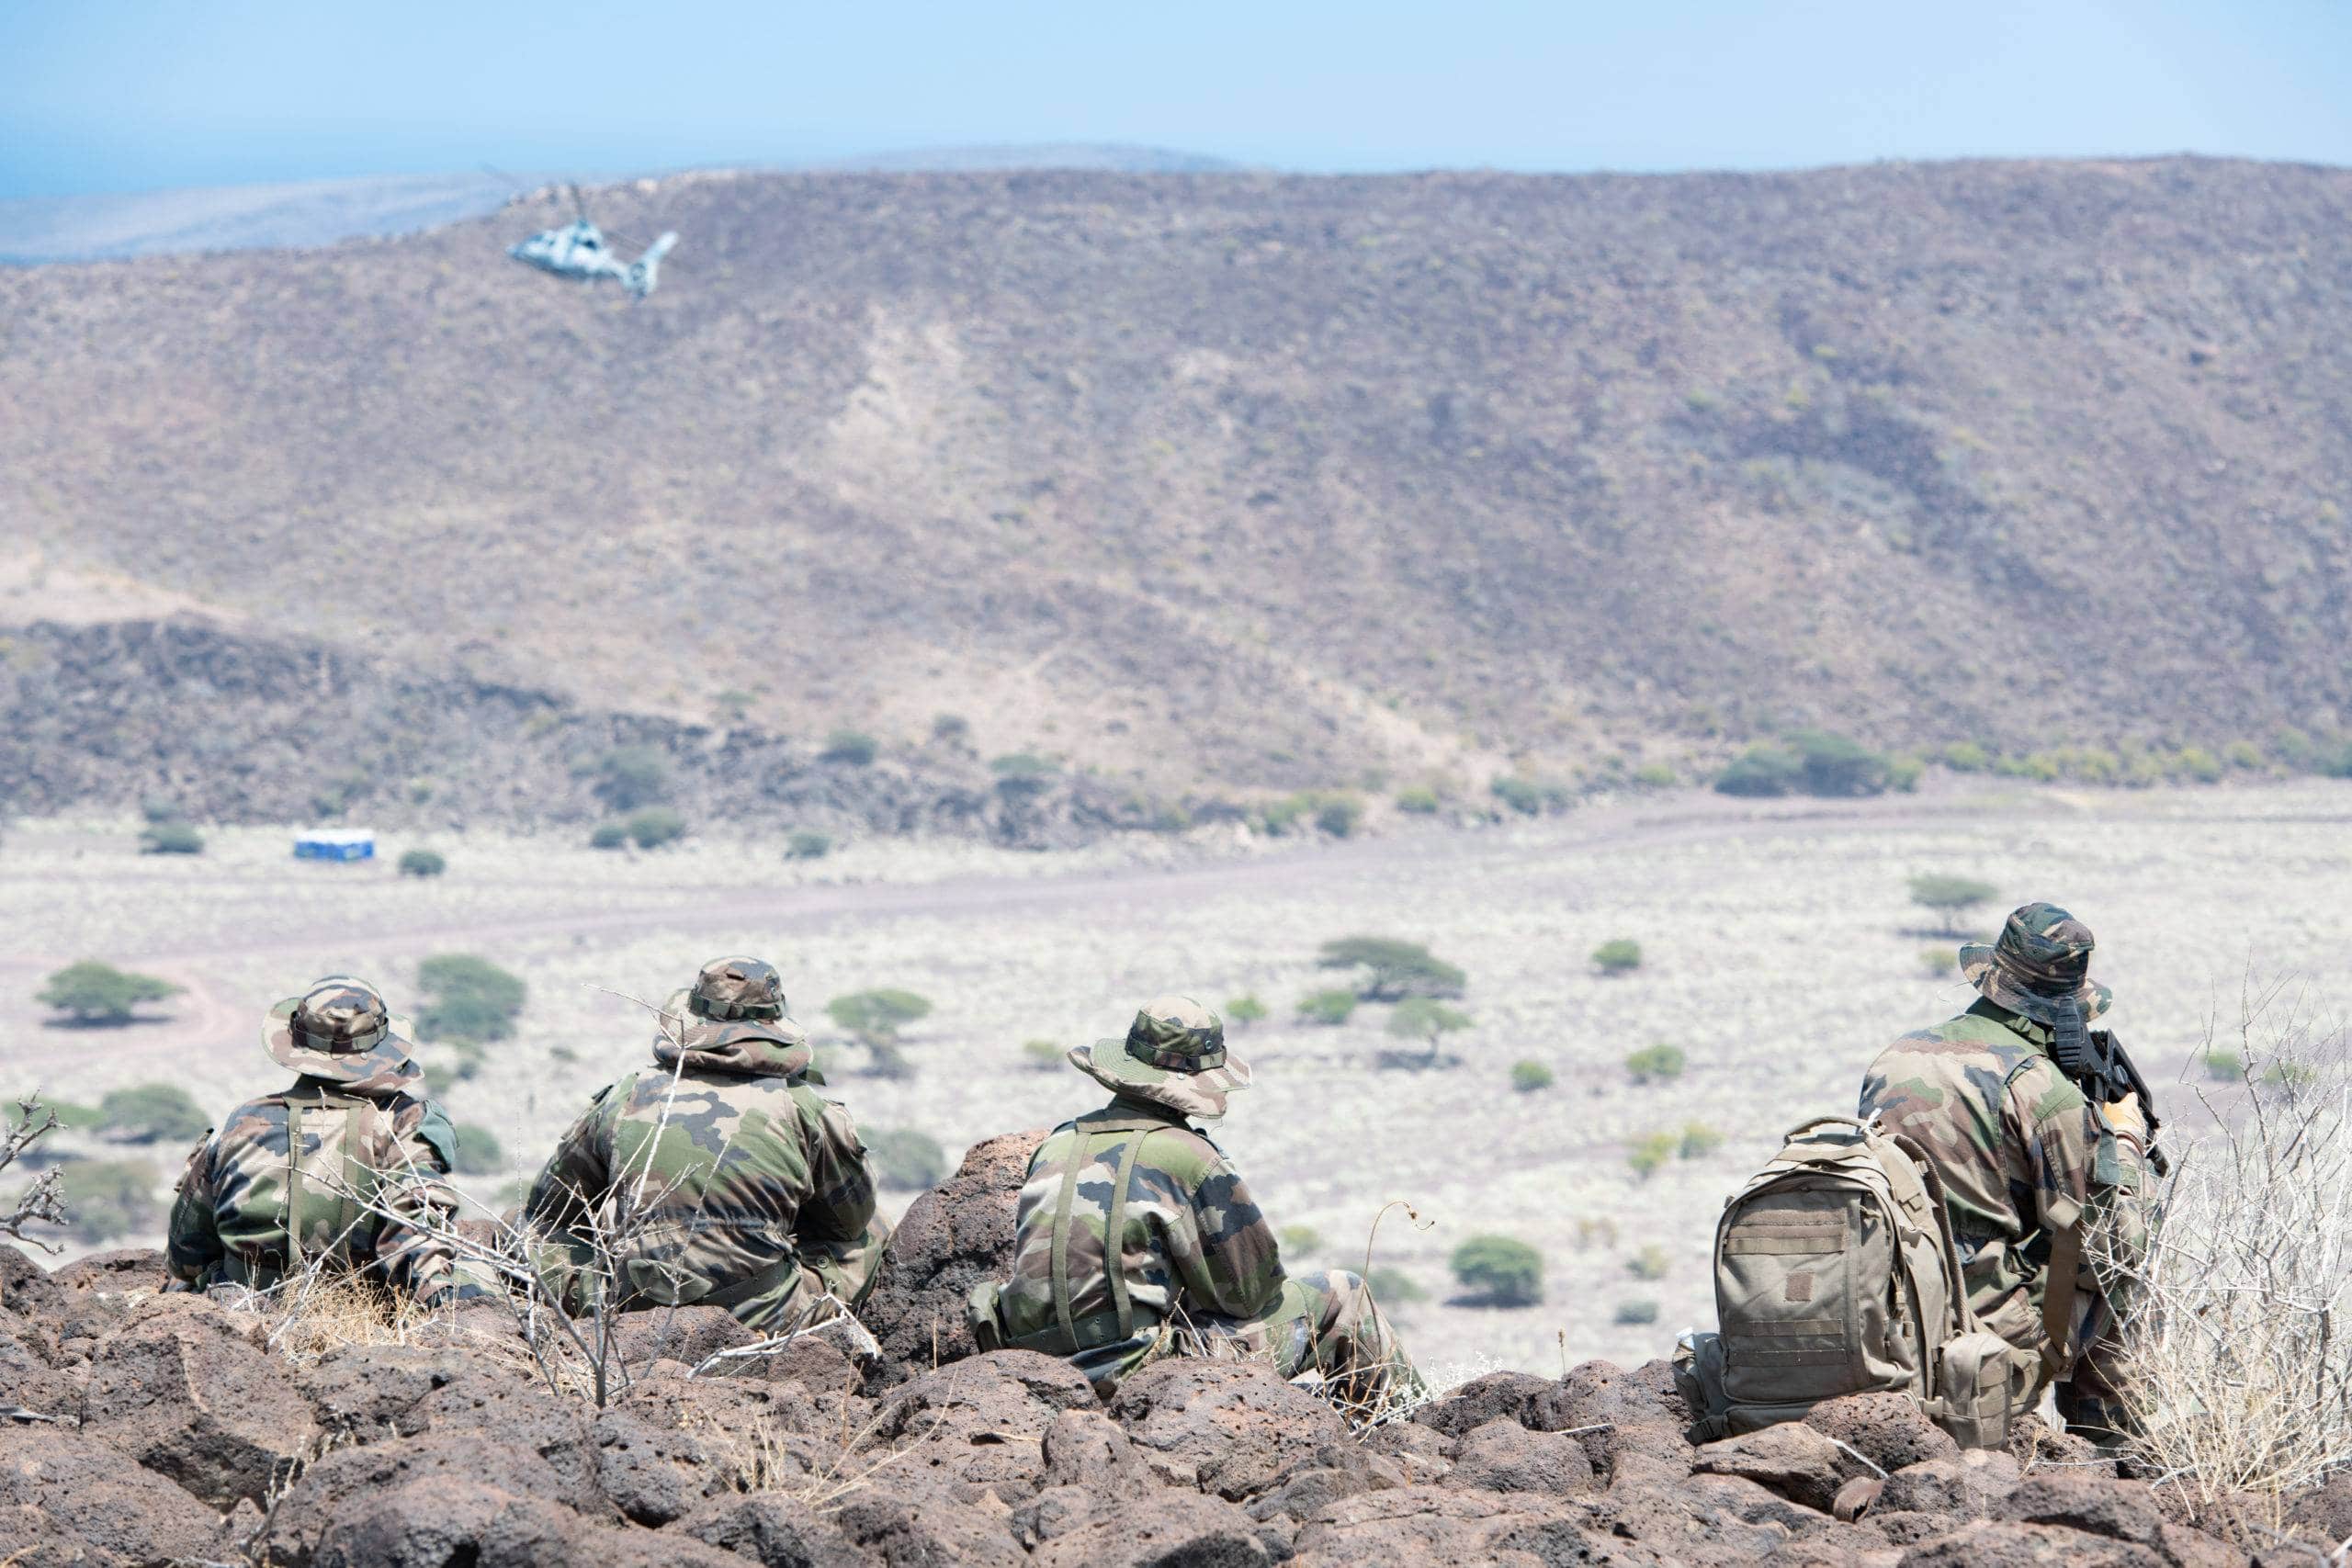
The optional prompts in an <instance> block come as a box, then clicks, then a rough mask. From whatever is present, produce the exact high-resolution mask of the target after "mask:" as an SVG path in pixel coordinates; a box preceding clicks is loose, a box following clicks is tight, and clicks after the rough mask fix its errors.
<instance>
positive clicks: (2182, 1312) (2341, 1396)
mask: <svg viewBox="0 0 2352 1568" xmlns="http://www.w3.org/2000/svg"><path fill="white" fill-rule="evenodd" d="M2234 1033H2235V1035H2236V1042H2235V1048H2236V1049H2237V1050H2238V1051H2239V1052H2240V1054H2241V1055H2242V1057H2243V1059H2244V1060H2245V1061H2246V1062H2247V1063H2248V1064H2249V1065H2250V1067H2251V1069H2252V1070H2251V1071H2250V1072H2249V1073H2248V1075H2247V1076H2248V1078H2249V1080H2250V1082H2249V1083H2248V1085H2247V1086H2245V1088H2243V1089H2230V1090H2222V1089H2219V1086H2199V1088H2198V1090H2197V1096H2198V1099H2199V1100H2200V1101H2202V1102H2203V1104H2204V1107H2205V1110H2206V1111H2207V1112H2208V1113H2209V1115H2210V1117H2211V1131H2209V1132H2207V1133H2206V1134H2203V1135H2202V1136H2200V1137H2199V1138H2198V1139H2197V1140H2196V1141H2195V1142H2194V1143H2192V1144H2190V1145H2188V1146H2187V1147H2186V1148H2185V1149H2181V1150H2178V1151H2177V1155H2176V1157H2177V1164H2176V1166H2175V1168H2174V1170H2173V1174H2172V1176H2171V1177H2170V1179H2168V1180H2166V1181H2165V1183H2164V1185H2163V1188H2162V1190H2161V1192H2160V1195H2159V1207H2158V1215H2159V1217H2158V1220H2157V1222H2156V1224H2155V1226H2154V1235H2153V1237H2152V1241H2151V1245H2150V1247H2149V1250H2148V1253H2147V1256H2146V1257H2145V1258H2143V1259H2139V1260H2131V1259H2123V1258H2113V1257H2111V1256H2110V1257H2107V1258H2098V1259H2095V1262H2096V1263H2097V1264H2098V1266H2099V1267H2100V1268H2101V1269H2103V1270H2110V1269H2111V1270H2112V1271H2113V1273H2114V1275H2115V1276H2117V1277H2120V1278H2121V1279H2122V1280H2124V1281H2125V1287H2126V1288H2125V1299H2124V1312H2123V1315H2122V1318H2121V1322H2120V1330H2119V1344H2120V1372H2121V1376H2120V1380H2119V1382H2120V1384H2121V1386H2123V1387H2124V1388H2125V1389H2127V1390H2128V1391H2129V1397H2130V1398H2131V1402H2132V1411H2131V1414H2132V1416H2134V1417H2135V1419H2136V1422H2137V1424H2138V1426H2139V1427H2140V1430H2139V1431H2138V1432H2137V1433H2136V1434H2134V1435H2132V1436H2131V1437H2130V1438H2128V1439H2126V1443H2125V1447H2126V1449H2127V1451H2128V1452H2129V1453H2130V1455H2131V1458H2132V1460H2133V1461H2134V1462H2135V1463H2136V1464H2137V1465H2138V1466H2139V1467H2140V1468H2141V1469H2142V1470H2143V1471H2144V1472H2147V1473H2148V1474H2150V1475H2151V1476H2153V1477H2155V1478H2156V1479H2158V1480H2159V1481H2160V1482H2162V1483H2165V1484H2166V1485H2169V1486H2172V1487H2175V1488H2177V1489H2178V1491H2179V1492H2180V1494H2181V1495H2183V1496H2184V1497H2186V1498H2187V1499H2188V1501H2189V1503H2190V1505H2191V1506H2192V1507H2193V1508H2194V1509H2195V1510H2196V1511H2197V1512H2198V1513H2199V1516H2200V1517H2208V1518H2213V1519H2217V1520H2219V1519H2224V1518H2229V1517H2241V1518H2242V1517H2244V1510H2245V1506H2246V1505H2247V1503H2248V1502H2252V1503H2254V1504H2255V1505H2256V1506H2258V1507H2259V1508H2261V1509H2263V1510H2265V1511H2267V1513H2268V1515H2269V1516H2270V1517H2269V1520H2268V1522H2269V1524H2270V1525H2271V1527H2272V1528H2274V1529H2275V1528H2277V1526H2278V1522H2279V1517H2280V1515H2281V1514H2282V1512H2283V1506H2284V1503H2285V1501H2286V1499H2288V1498H2289V1497H2290V1496H2291V1495H2294V1494H2296V1493H2298V1492H2300V1491H2301V1490H2303V1489H2305V1488H2308V1487H2311V1486H2313V1485H2316V1484H2318V1483H2321V1482H2323V1481H2324V1480H2325V1479H2326V1478H2327V1477H2328V1476H2329V1475H2331V1474H2333V1473H2335V1472H2338V1471H2341V1470H2344V1469H2346V1468H2352V1334H2347V1333H2346V1320H2345V1314H2346V1309H2347V1308H2348V1307H2352V1299H2347V1292H2348V1291H2352V1143H2347V1136H2352V1053H2347V1044H2348V1043H2347V1041H2346V1036H2345V1034H2344V1033H2343V1032H2341V1031H2335V1032H2319V1031H2316V1030H2314V1029H2313V1028H2312V1025H2311V1023H2310V1021H2309V1020H2308V1019H2307V1017H2306V1016H2305V1015H2304V1012H2303V1010H2302V1007H2301V999H2300V998H2290V997H2286V996H2285V995H2284V994H2283V989H2282V987H2279V986H2277V985H2273V986H2269V987H2255V986H2253V985H2248V986H2247V987H2246V988H2245V993H2244V995H2243V997H2242V1005H2241V1008H2240V1016H2239V1021H2238V1023H2237V1025H2236V1028H2235V1030H2234ZM2212 1034H2213V1031H2211V1030H2210V1029H2209V1031H2208V1040H2207V1046H2208V1048H2209V1049H2211V1048H2213V1047H2214V1046H2216V1045H2217V1044H2219V1043H2220V1042H2218V1041H2216V1040H2214V1039H2212V1038H2211V1035H2212Z"/></svg>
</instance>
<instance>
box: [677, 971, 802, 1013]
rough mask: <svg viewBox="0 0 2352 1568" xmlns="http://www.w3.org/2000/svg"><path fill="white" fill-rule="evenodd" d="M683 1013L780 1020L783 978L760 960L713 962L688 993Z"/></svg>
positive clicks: (782, 1002)
mask: <svg viewBox="0 0 2352 1568" xmlns="http://www.w3.org/2000/svg"><path fill="white" fill-rule="evenodd" d="M686 1010H687V1011H688V1012H690V1013H692V1014H694V1015H695V1017H696V1018H709V1019H720V1020H725V1019H734V1018H782V1017H783V1016H784V976H781V975H779V974H777V973H776V972H775V964H769V963H767V962H765V961H764V960H762V959H757V958H714V959H712V960H711V961H710V962H709V963H707V964H704V965H703V966H702V973H701V974H699V975H696V976H695V983H694V985H693V987H691V988H689V989H688V990H687V992H686Z"/></svg>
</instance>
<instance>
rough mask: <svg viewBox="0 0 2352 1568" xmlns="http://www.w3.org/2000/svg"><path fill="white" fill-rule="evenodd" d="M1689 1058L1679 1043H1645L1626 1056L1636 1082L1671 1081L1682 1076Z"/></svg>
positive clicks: (1627, 1065)
mask: <svg viewBox="0 0 2352 1568" xmlns="http://www.w3.org/2000/svg"><path fill="white" fill-rule="evenodd" d="M1686 1061H1687V1059H1686V1058H1685V1057H1684V1056H1683V1055H1682V1048H1681V1047H1680V1046H1679V1045H1645V1046H1643V1047H1642V1048H1641V1049H1640V1050H1638V1051H1636V1052H1634V1053H1633V1054H1632V1055H1629V1056H1627V1057H1626V1058H1625V1070H1626V1071H1627V1072H1628V1073H1631V1074H1632V1075H1633V1077H1634V1082H1635V1083H1670V1082H1672V1081H1673V1080H1674V1079H1676V1078H1679V1077H1681V1076H1682V1069H1683V1067H1684V1066H1685V1065H1686Z"/></svg>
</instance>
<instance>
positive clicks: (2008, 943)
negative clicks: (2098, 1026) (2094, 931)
mask: <svg viewBox="0 0 2352 1568" xmlns="http://www.w3.org/2000/svg"><path fill="white" fill-rule="evenodd" d="M2097 946H2098V943H2097V942H2094V941H2093V940H2092V938H2091V929H2090V927H2088V926H2086V925H2085V924H2083V922H2082V921H2080V920H2078V919H2075V917H2074V916H2072V915H2070V914H2068V913H2067V912H2066V911H2065V910H2064V909H2062V908H2059V907H2058V906H2057V905H2055V904H2026V905H2022V906H2020V907H2019V908H2017V909H2015V910H2012V911H2011V912H2010V915H2009V918H2008V920H2007V923H2006V924H2004V925H2003V926H2002V927H2001V935H2000V939H1999V940H1998V941H1996V942H1993V943H1992V944H1991V945H1990V946H1987V945H1986V944H1985V943H1984V942H1968V943H1965V944H1964V945H1962V948H1961V950H1960V972H1961V973H1962V975H1965V976H1967V977H1968V983H1969V984H1970V985H1972V986H1974V987H1976V989H1977V990H1978V991H1979V992H1980V993H1982V994H1983V996H1984V997H1985V1000H1987V1001H1989V1002H1991V1003H1993V1004H1994V1005H1995V1006H1996V1007H2005V1008H2007V1009H2008V1010H2010V1011H2011V1012H2014V1013H2018V1014H2021V1015H2022V1016H2024V1017H2026V1018H2030V1019H2032V1020H2033V1021H2035V1022H2037V1023H2047V1024H2052V1025H2055V1024H2057V1023H2060V1022H2062V1021H2064V1020H2063V1019H2062V1017H2061V1014H2062V1012H2063V1010H2064V1004H2065V1003H2067V1002H2068V1001H2070V1000H2071V1001H2073V1002H2074V1003H2075V1004H2076V1005H2078V1006H2079V1007H2080V1008H2081V1009H2082V1021H2083V1022H2085V1023H2088V1022H2090V1021H2092V1020H2093V1019H2096V1018H2098V1016H2099V1015H2100V1014H2101V1013H2103V1012H2105V1011H2106V1010H2107V1009H2108V1004H2109V1002H2110V1001H2112V1000H2114V995H2113V993H2111V992H2110V991H2109V990H2108V988H2107V987H2105V986H2100V985H2095V984H2093V983H2092V981H2091V978H2090V964H2091V950H2092V949H2093V948H2095V947H2097Z"/></svg>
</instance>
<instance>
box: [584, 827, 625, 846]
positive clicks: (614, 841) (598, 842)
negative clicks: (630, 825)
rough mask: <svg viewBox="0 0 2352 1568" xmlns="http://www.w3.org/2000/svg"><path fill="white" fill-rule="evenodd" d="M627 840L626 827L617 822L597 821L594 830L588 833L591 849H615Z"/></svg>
mask: <svg viewBox="0 0 2352 1568" xmlns="http://www.w3.org/2000/svg"><path fill="white" fill-rule="evenodd" d="M626 843H628V829H627V828H625V827H623V826H621V824H619V823H618V822H599V823H598V824H596V830H595V831H594V832H593V833H591V834H589V835H588V847H589V848H590V849H592V850H616V849H619V848H620V847H621V846H622V845H623V844H626Z"/></svg>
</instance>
